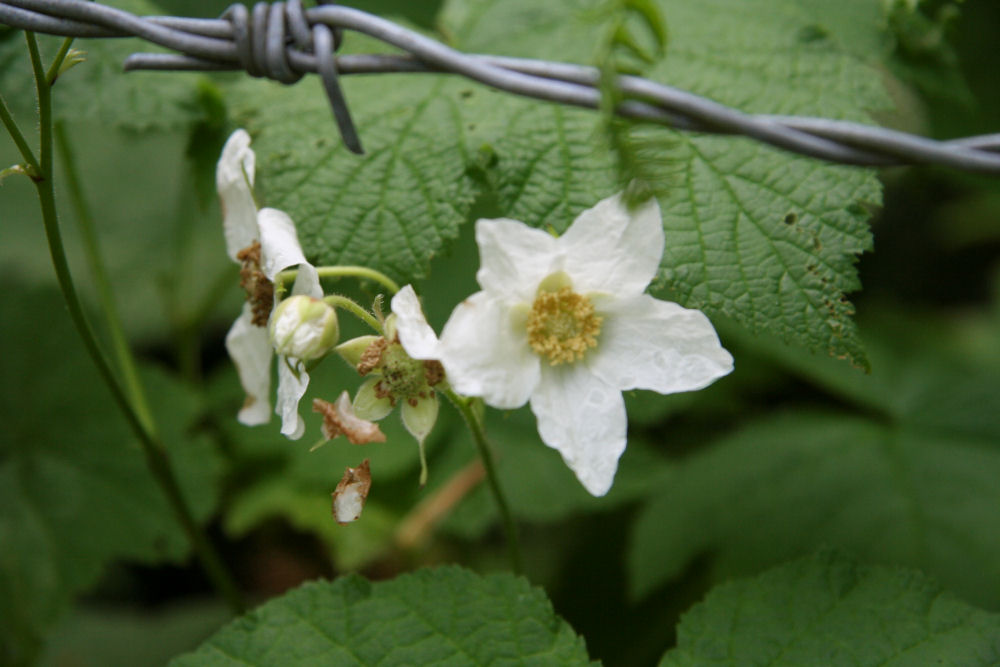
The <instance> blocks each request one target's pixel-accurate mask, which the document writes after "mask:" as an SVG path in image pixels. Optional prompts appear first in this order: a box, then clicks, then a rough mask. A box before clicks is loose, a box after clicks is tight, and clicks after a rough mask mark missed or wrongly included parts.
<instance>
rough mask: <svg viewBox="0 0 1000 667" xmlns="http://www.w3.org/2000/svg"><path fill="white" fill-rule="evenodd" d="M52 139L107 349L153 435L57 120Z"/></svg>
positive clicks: (70, 155) (70, 152)
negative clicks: (101, 314) (104, 326)
mask: <svg viewBox="0 0 1000 667" xmlns="http://www.w3.org/2000/svg"><path fill="white" fill-rule="evenodd" d="M55 140H56V146H57V147H58V148H59V152H60V153H62V158H63V159H62V163H63V172H64V173H65V175H66V185H67V189H68V190H69V197H70V201H71V202H72V204H73V208H74V210H75V213H76V221H77V225H78V227H79V229H80V236H81V237H82V238H83V247H84V252H85V254H86V256H87V263H88V264H89V265H90V271H91V273H92V274H93V277H94V283H95V285H96V286H97V294H98V298H99V299H100V302H101V308H102V309H103V310H104V319H105V321H106V323H107V326H108V331H109V333H110V335H111V348H112V350H113V351H114V354H115V358H116V359H117V361H118V370H119V371H121V374H122V377H123V379H124V382H125V391H126V393H127V394H128V397H129V402H130V403H131V405H132V407H133V408H134V409H135V412H136V416H137V417H138V418H139V421H140V422H141V423H142V426H143V428H144V429H145V430H146V431H148V432H149V433H150V434H153V435H155V434H156V422H155V420H154V419H153V413H152V411H151V410H150V408H149V401H148V400H147V398H146V391H145V389H144V388H143V386H142V382H141V381H140V380H139V371H138V369H137V367H136V363H135V357H134V355H133V354H132V349H131V348H130V347H129V345H128V341H127V340H126V338H125V331H124V328H123V327H122V323H121V317H120V316H119V315H118V307H117V306H116V305H115V298H114V294H113V292H112V290H111V281H110V280H109V279H108V273H107V271H105V269H104V261H103V260H102V258H101V252H100V249H99V248H98V245H97V235H96V234H95V233H94V218H93V216H92V215H91V213H90V207H89V206H88V205H87V201H86V197H85V196H84V194H83V188H82V186H81V185H80V179H79V177H78V175H77V170H76V162H75V156H74V155H73V149H72V147H71V146H70V143H69V139H68V138H67V137H66V130H65V127H64V125H63V124H62V123H61V122H57V123H56V124H55Z"/></svg>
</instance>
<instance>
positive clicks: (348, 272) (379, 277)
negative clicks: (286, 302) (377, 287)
mask: <svg viewBox="0 0 1000 667" xmlns="http://www.w3.org/2000/svg"><path fill="white" fill-rule="evenodd" d="M316 272H317V273H318V274H319V277H320V278H344V277H354V278H368V279H369V280H374V281H375V282H377V283H381V284H382V286H383V287H385V288H386V289H387V290H389V292H390V293H392V294H395V293H396V292H398V291H399V285H397V284H396V282H395V281H394V280H393V279H392V278H390V277H389V276H387V275H385V274H384V273H382V272H381V271H376V270H375V269H369V268H368V267H367V266H317V267H316ZM296 274H297V270H296V269H289V270H287V271H282V272H281V273H279V274H278V278H277V280H276V281H275V282H279V281H281V282H284V281H286V280H291V279H292V278H294V277H295V275H296Z"/></svg>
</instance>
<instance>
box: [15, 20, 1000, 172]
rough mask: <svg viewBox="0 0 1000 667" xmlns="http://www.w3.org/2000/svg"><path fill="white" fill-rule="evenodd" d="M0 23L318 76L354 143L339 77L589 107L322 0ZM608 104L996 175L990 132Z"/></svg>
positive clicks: (628, 101) (586, 90) (848, 153)
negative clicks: (411, 79)
mask: <svg viewBox="0 0 1000 667" xmlns="http://www.w3.org/2000/svg"><path fill="white" fill-rule="evenodd" d="M0 24H6V25H8V26H10V27H13V28H20V29H23V30H32V31H35V32H42V33H47V34H52V35H60V36H64V37H89V38H105V37H139V38H141V39H144V40H146V41H148V42H150V43H153V44H157V45H159V46H162V47H165V48H167V49H169V50H171V51H174V52H176V53H136V54H133V55H131V56H129V57H128V58H127V59H126V61H125V63H124V67H125V70H126V71H132V70H181V71H223V70H242V71H246V72H247V73H249V74H250V75H252V76H259V77H267V78H270V79H274V80H276V81H280V82H282V83H286V84H291V83H294V82H296V81H298V80H299V79H300V78H301V77H302V76H303V75H304V74H307V73H317V74H319V75H320V79H321V81H322V83H323V87H324V90H325V91H326V94H327V97H328V98H329V101H330V105H331V108H332V110H333V114H334V117H335V119H336V122H337V126H338V129H339V130H340V133H341V137H342V139H343V140H344V143H345V145H346V146H347V147H348V148H349V149H350V150H352V151H354V152H356V153H360V152H362V148H361V141H360V138H359V137H358V134H357V131H356V129H355V127H354V123H353V121H352V120H351V115H350V110H349V108H348V106H347V102H346V100H345V98H344V95H343V92H342V91H341V88H340V84H339V76H340V75H345V74H380V73H399V72H412V73H417V72H433V73H450V74H457V75H460V76H464V77H466V78H468V79H471V80H473V81H477V82H479V83H482V84H484V85H487V86H490V87H492V88H495V89H498V90H503V91H506V92H509V93H513V94H515V95H520V96H523V97H529V98H534V99H539V100H545V101H549V102H555V103H558V104H566V105H571V106H577V107H583V108H588V109H597V108H599V106H600V103H601V92H600V90H599V88H598V82H599V72H598V70H597V69H596V68H593V67H587V66H583V65H574V64H570V63H559V62H548V61H542V60H529V59H524V58H511V57H502V56H492V55H479V54H468V53H463V52H460V51H456V50H455V49H452V48H450V47H448V46H445V45H444V44H441V43H440V42H437V41H434V40H433V39H430V38H428V37H425V36H423V35H421V34H419V33H416V32H414V31H412V30H408V29H406V28H403V27H402V26H399V25H397V24H395V23H393V22H391V21H388V20H386V19H383V18H380V17H378V16H374V15H372V14H368V13H366V12H363V11H361V10H358V9H353V8H350V7H343V6H339V5H332V4H321V5H320V6H318V7H313V8H310V9H305V8H303V6H302V2H301V0H288V2H276V3H272V4H269V3H264V2H261V3H258V4H257V5H255V6H254V7H253V9H252V10H247V9H246V7H244V6H243V5H233V6H231V7H230V8H229V9H227V10H226V12H224V13H223V14H222V16H221V17H220V18H217V19H194V18H184V17H173V16H147V17H139V16H135V15H133V14H130V13H128V12H126V11H123V10H120V9H116V8H113V7H107V6H105V5H101V4H97V3H93V2H81V1H80V0H0ZM345 29H346V30H354V31H356V32H359V33H363V34H365V35H368V36H369V37H373V38H375V39H377V40H380V41H382V42H384V43H386V44H389V45H391V46H394V47H396V48H398V49H400V50H402V51H403V52H404V53H403V54H399V55H393V54H360V55H340V56H334V52H335V51H336V50H337V48H338V47H339V44H340V41H341V40H340V33H341V31H342V30H345ZM618 84H619V86H620V88H621V92H622V94H623V96H624V98H625V99H624V101H623V102H622V103H621V104H620V105H619V106H618V107H617V109H616V113H617V114H619V115H621V116H623V117H627V118H633V119H638V120H643V121H650V122H653V123H658V124H661V125H666V126H669V127H672V128H675V129H680V130H687V131H693V132H706V133H714V134H727V135H741V136H746V137H750V138H752V139H755V140H757V141H760V142H763V143H766V144H770V145H772V146H776V147H778V148H782V149H785V150H787V151H791V152H794V153H799V154H801V155H806V156H809V157H814V158H819V159H822V160H826V161H829V162H834V163H838V164H848V165H860V166H892V165H903V164H937V165H943V166H948V167H952V168H955V169H960V170H963V171H971V172H981V173H991V174H1000V133H998V134H990V135H980V136H975V137H967V138H963V139H954V140H949V141H936V140H933V139H927V138H925V137H921V136H917V135H913V134H908V133H906V132H900V131H897V130H891V129H887V128H883V127H877V126H872V125H864V124H861V123H854V122H849V121H841V120H831V119H826V118H815V117H806V116H781V115H767V114H756V115H755V114H747V113H744V112H742V111H739V110H737V109H733V108H731V107H727V106H725V105H723V104H720V103H718V102H715V101H713V100H711V99H708V98H705V97H701V96H699V95H695V94H693V93H691V92H688V91H684V90H681V89H678V88H674V87H672V86H668V85H665V84H661V83H657V82H655V81H651V80H649V79H644V78H641V77H636V76H621V77H619V79H618Z"/></svg>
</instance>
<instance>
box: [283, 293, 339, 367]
mask: <svg viewBox="0 0 1000 667" xmlns="http://www.w3.org/2000/svg"><path fill="white" fill-rule="evenodd" d="M270 334H271V345H273V346H274V350H275V351H276V352H277V353H278V354H280V355H283V356H286V357H294V358H296V359H302V360H305V361H308V360H310V359H319V358H320V357H322V356H324V355H326V353H327V352H329V351H330V349H331V348H333V346H334V345H336V344H337V340H338V338H339V337H340V327H339V326H338V324H337V313H336V311H334V309H333V307H332V306H330V304H328V303H326V302H325V301H323V300H322V299H314V298H313V297H311V296H306V295H304V294H299V295H296V296H291V297H288V298H287V299H285V300H284V301H282V302H281V303H279V304H278V307H277V308H275V309H274V312H273V313H272V314H271V324H270Z"/></svg>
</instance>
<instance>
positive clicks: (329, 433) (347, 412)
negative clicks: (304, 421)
mask: <svg viewBox="0 0 1000 667" xmlns="http://www.w3.org/2000/svg"><path fill="white" fill-rule="evenodd" d="M313 412H318V413H319V414H321V415H323V437H324V438H326V439H327V440H333V439H334V438H336V437H337V436H338V435H345V436H347V439H348V440H349V441H350V442H351V444H353V445H363V444H365V443H369V442H385V433H383V432H382V429H380V428H379V427H378V424H376V423H375V422H370V421H368V420H367V419H362V418H361V417H358V416H357V415H355V414H354V407H353V406H352V405H351V397H350V396H349V395H348V393H347V392H346V391H344V392H342V393H341V394H340V396H339V397H338V398H337V402H336V403H330V402H329V401H324V400H323V399H321V398H314V399H313Z"/></svg>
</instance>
